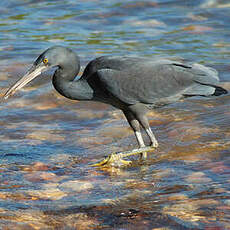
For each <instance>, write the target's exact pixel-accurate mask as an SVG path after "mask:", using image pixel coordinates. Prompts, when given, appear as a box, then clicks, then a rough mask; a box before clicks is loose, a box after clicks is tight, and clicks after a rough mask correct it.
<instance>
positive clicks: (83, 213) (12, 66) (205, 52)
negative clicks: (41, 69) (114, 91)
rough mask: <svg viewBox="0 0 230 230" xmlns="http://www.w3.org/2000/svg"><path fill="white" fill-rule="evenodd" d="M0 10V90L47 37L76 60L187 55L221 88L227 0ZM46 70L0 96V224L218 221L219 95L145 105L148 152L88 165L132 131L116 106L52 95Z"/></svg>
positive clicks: (221, 215)
mask: <svg viewBox="0 0 230 230" xmlns="http://www.w3.org/2000/svg"><path fill="white" fill-rule="evenodd" d="M0 19H1V23H0V51H1V53H0V67H1V68H0V79H1V81H0V88H1V95H3V93H4V92H5V90H6V88H7V87H9V85H10V84H12V83H13V82H15V81H16V80H17V79H18V78H19V77H20V76H21V75H22V74H24V73H25V72H26V70H27V69H28V68H29V66H30V64H31V63H32V62H33V61H34V60H35V58H36V57H37V56H38V55H39V54H40V53H41V52H42V51H43V50H44V49H46V48H48V47H50V46H52V45H64V46H68V47H70V48H72V49H73V50H75V51H76V52H77V53H78V55H79V56H80V58H81V65H82V70H83V69H84V66H85V65H86V64H87V63H88V61H89V60H91V59H93V58H95V57H98V56H100V55H108V54H112V55H132V56H143V57H156V56H157V57H170V58H176V59H182V60H187V61H191V62H193V61H195V62H198V63H201V64H205V65H208V66H211V67H214V68H216V69H217V70H218V71H219V74H220V79H221V81H222V82H223V83H222V86H224V87H226V88H227V89H230V84H229V80H230V78H229V70H230V65H229V59H230V58H229V57H230V30H229V23H230V4H229V3H228V1H201V0H200V1H199V0H194V1H179V0H168V1H166V0H162V1H160V0H158V1H157V0H156V1H115V0H110V1H103V0H94V1H93V0H92V1H91V0H88V1H77V3H76V1H72V0H65V1H36V0H24V1H23V0H17V1H15V0H14V1H13V0H8V1H6V0H2V1H1V3H0ZM50 74H51V73H47V74H44V75H43V76H42V77H40V79H39V80H35V81H34V82H33V83H31V84H30V85H29V86H27V87H25V88H24V89H23V90H21V91H20V92H18V93H17V94H16V95H14V97H12V98H10V99H8V100H7V101H2V102H1V107H0V117H1V120H0V126H1V131H0V137H1V140H0V141H1V147H0V159H1V163H0V171H1V174H0V226H1V228H2V229H163V228H164V229H230V190H229V188H230V179H229V174H230V157H229V153H230V130H229V124H230V111H229V108H230V96H229V95H224V96H221V97H218V98H215V97H211V98H199V97H198V98H189V99H187V100H185V101H182V102H178V103H175V104H172V105H169V106H165V107H163V108H160V109H158V110H155V111H152V112H151V113H150V115H149V118H150V124H151V127H152V129H153V131H154V133H155V134H156V137H157V138H158V140H159V143H160V147H159V148H158V149H157V150H156V151H155V152H154V153H152V154H150V155H149V158H148V160H147V161H146V162H138V161H135V163H134V164H133V165H132V166H130V167H128V168H122V169H116V168H110V169H95V168H92V167H90V164H91V163H93V162H96V161H97V160H101V159H102V158H103V157H104V156H105V155H108V154H109V153H111V152H114V151H121V150H128V149H132V148H135V147H136V140H135V137H134V135H133V133H132V131H131V130H130V129H129V128H128V124H127V122H126V121H125V119H124V117H123V115H122V113H121V112H120V111H118V110H116V109H114V108H112V107H111V106H108V105H104V104H100V103H93V102H87V103H86V102H77V101H70V100H68V99H65V98H63V97H62V96H60V95H59V94H58V93H57V92H56V91H55V90H54V89H53V87H52V85H51V82H50V80H49V79H50ZM145 140H146V142H148V139H147V137H145ZM136 159H137V158H134V159H133V160H136Z"/></svg>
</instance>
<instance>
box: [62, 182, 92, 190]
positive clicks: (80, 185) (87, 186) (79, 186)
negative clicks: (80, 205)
mask: <svg viewBox="0 0 230 230" xmlns="http://www.w3.org/2000/svg"><path fill="white" fill-rule="evenodd" d="M93 187H94V186H93V184H92V183H90V182H88V181H83V180H71V181H67V182H64V183H61V184H60V186H59V188H60V189H62V190H63V191H68V192H84V191H88V190H92V189H93Z"/></svg>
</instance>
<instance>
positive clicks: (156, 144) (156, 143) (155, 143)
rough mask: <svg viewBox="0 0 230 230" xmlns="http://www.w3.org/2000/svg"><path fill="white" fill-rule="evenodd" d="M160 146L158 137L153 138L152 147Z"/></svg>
mask: <svg viewBox="0 0 230 230" xmlns="http://www.w3.org/2000/svg"><path fill="white" fill-rule="evenodd" d="M158 146H159V144H158V141H157V140H156V139H155V140H153V141H152V143H151V147H152V148H157V147H158Z"/></svg>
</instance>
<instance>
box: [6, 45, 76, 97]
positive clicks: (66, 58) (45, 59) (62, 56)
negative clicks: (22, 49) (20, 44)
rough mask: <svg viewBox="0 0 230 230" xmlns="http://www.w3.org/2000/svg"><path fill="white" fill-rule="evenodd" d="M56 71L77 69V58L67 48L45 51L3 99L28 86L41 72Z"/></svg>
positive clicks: (59, 47)
mask: <svg viewBox="0 0 230 230" xmlns="http://www.w3.org/2000/svg"><path fill="white" fill-rule="evenodd" d="M54 67H56V68H58V69H69V70H71V69H74V70H75V69H76V68H77V69H79V60H78V56H77V55H76V54H75V53H74V52H73V51H72V50H71V49H69V48H66V47H62V46H53V47H51V48H49V49H47V50H45V51H44V52H43V53H42V54H41V55H40V56H39V57H38V58H37V59H36V61H35V62H34V63H33V65H32V67H31V68H30V69H29V71H28V72H27V73H26V74H25V75H24V76H23V77H22V78H21V79H19V80H18V81H17V82H16V83H15V84H14V85H12V86H11V87H10V88H9V89H8V90H7V92H6V93H5V95H4V99H7V98H8V97H9V96H11V95H13V94H14V93H15V92H16V91H17V90H19V89H21V88H22V87H23V86H25V85H26V84H28V83H29V82H30V81H32V80H33V79H34V78H36V77H37V76H39V75H41V73H42V72H45V71H47V70H50V69H51V68H54Z"/></svg>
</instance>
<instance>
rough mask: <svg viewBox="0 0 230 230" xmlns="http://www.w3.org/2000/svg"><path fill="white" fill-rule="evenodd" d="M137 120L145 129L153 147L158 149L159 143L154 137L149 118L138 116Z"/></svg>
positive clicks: (142, 115)
mask: <svg viewBox="0 0 230 230" xmlns="http://www.w3.org/2000/svg"><path fill="white" fill-rule="evenodd" d="M137 120H138V121H139V122H140V124H141V125H142V127H143V128H144V130H145V132H146V133H147V135H148V136H149V138H150V141H151V147H153V148H157V147H158V142H157V139H156V137H155V136H154V134H153V132H152V130H151V128H150V126H149V121H148V118H147V117H146V116H145V115H144V114H137Z"/></svg>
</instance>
